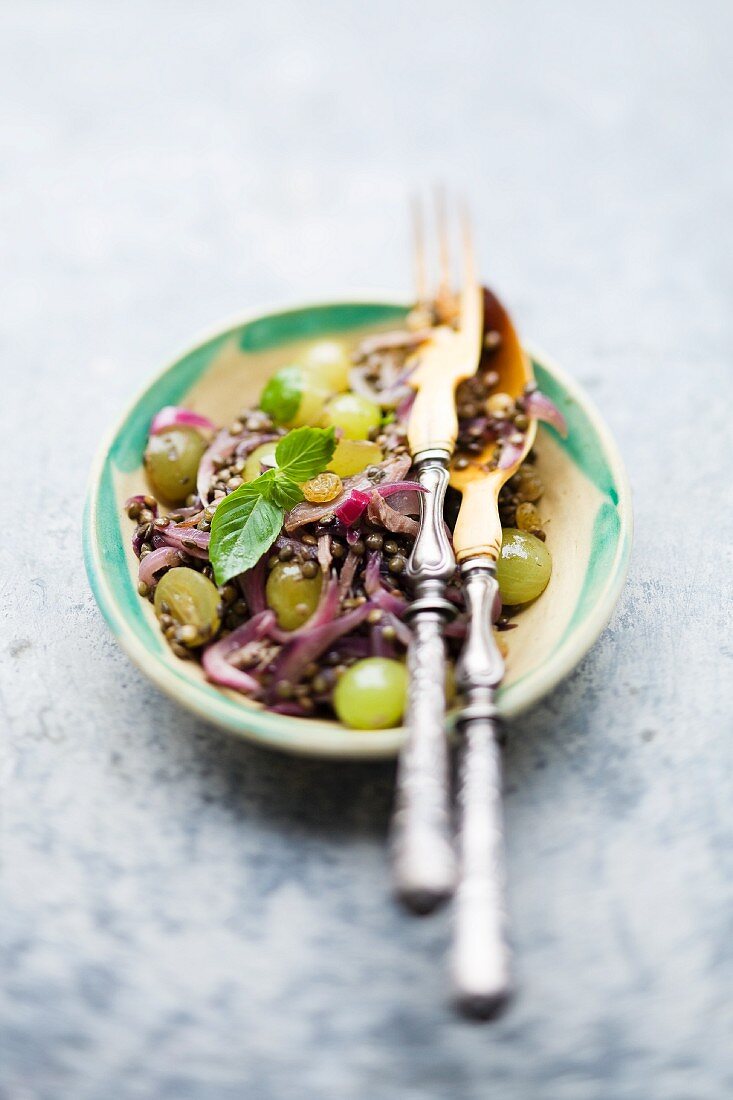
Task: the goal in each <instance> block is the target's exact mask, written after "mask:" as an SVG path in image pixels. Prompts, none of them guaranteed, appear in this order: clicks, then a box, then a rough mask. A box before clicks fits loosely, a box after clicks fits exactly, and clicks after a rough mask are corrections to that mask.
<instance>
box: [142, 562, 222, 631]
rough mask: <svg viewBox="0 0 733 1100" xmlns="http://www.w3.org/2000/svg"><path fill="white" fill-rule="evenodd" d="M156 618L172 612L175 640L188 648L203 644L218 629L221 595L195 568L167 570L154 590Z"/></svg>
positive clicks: (180, 567)
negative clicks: (175, 626)
mask: <svg viewBox="0 0 733 1100" xmlns="http://www.w3.org/2000/svg"><path fill="white" fill-rule="evenodd" d="M154 602H155V611H156V614H157V615H158V617H160V616H161V615H164V614H165V615H171V616H172V617H173V618H174V619H175V621H176V622H177V623H178V625H179V626H180V627H182V628H183V629H182V630H181V631H180V632H179V636H178V640H179V641H181V642H182V643H183V644H184V645H187V646H189V647H192V646H198V645H203V643H204V642H207V641H209V639H210V638H213V637H214V635H215V634H216V632H217V630H218V629H219V624H220V606H221V596H220V595H219V592H218V591H217V588H216V585H214V584H213V583H212V582H211V581H210V580H209V578H208V577H205V576H204V574H203V573H197V572H196V570H195V569H187V568H186V567H185V566H179V567H177V568H175V569H169V570H168V572H167V573H164V574H163V576H162V577H161V579H160V581H159V582H158V585H157V587H156V589H155V601H154Z"/></svg>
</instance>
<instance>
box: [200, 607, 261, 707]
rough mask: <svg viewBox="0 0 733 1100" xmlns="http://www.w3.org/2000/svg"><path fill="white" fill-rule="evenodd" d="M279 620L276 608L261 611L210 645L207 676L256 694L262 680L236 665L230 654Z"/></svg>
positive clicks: (206, 656) (204, 655) (205, 661)
mask: <svg viewBox="0 0 733 1100" xmlns="http://www.w3.org/2000/svg"><path fill="white" fill-rule="evenodd" d="M274 624H275V613H274V611H261V612H260V614H259V615H255V616H254V618H252V619H250V620H249V621H248V622H246V623H243V624H242V626H239V627H237V629H236V630H234V631H232V633H231V634H228V635H227V636H226V638H222V639H221V640H220V641H218V642H213V643H212V644H211V645H209V646H207V647H206V649H205V650H204V651H203V653H202V654H201V664H202V665H203V669H204V673H205V674H206V679H207V680H210V681H211V683H212V684H218V685H219V686H220V687H228V688H232V689H233V690H234V691H241V692H242V693H243V694H244V695H256V694H257V693H258V692H259V691H260V684H259V682H258V681H257V680H256V679H255V677H254V676H250V674H249V673H248V672H244V671H243V670H242V669H239V668H235V667H234V666H233V665H231V664H230V663H229V661H228V660H227V658H228V657H229V656H230V655H231V654H232V653H235V652H236V651H237V650H238V649H241V648H242V647H243V646H245V645H247V644H248V643H249V642H255V641H258V640H259V639H260V638H264V637H265V636H266V635H267V634H269V633H270V631H271V630H272V627H273V626H274Z"/></svg>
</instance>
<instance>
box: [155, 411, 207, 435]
mask: <svg viewBox="0 0 733 1100" xmlns="http://www.w3.org/2000/svg"><path fill="white" fill-rule="evenodd" d="M166 428H201V429H202V430H203V431H205V432H212V433H213V432H215V431H216V425H215V424H214V423H213V421H211V420H209V418H208V416H202V415H201V414H200V413H195V412H192V411H191V409H183V408H181V407H180V405H164V407H163V408H162V409H161V410H160V412H158V413H156V414H155V416H154V417H153V421H152V423H151V425H150V434H151V435H157V433H158V432H164V431H165V430H166Z"/></svg>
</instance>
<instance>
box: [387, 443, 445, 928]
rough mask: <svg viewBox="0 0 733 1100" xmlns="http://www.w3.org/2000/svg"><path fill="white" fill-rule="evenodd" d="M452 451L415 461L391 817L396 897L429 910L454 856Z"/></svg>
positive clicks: (435, 902)
mask: <svg viewBox="0 0 733 1100" xmlns="http://www.w3.org/2000/svg"><path fill="white" fill-rule="evenodd" d="M448 458H449V456H448V453H447V452H446V451H444V450H435V451H428V452H423V453H422V454H421V455H418V456H416V462H417V477H418V480H419V482H420V484H421V485H424V486H425V488H426V490H427V492H426V493H421V494H420V512H421V514H420V532H419V534H418V536H417V539H416V540H415V546H414V548H413V551H412V555H411V557H410V562H409V565H408V576H409V578H410V580H411V582H412V584H413V587H414V590H415V597H416V598H415V600H414V602H413V603H412V604H411V605H410V607H409V609H408V612H407V616H408V617H409V619H410V622H411V626H412V642H411V644H410V647H409V650H408V655H407V667H408V674H409V693H408V705H407V741H406V743H405V747H404V748H403V750H402V753H401V754H400V760H399V766H398V769H397V793H396V806H395V813H394V817H393V820H392V853H393V857H392V858H393V877H394V884H395V891H396V893H397V896H398V897H399V898H400V899H401V900H402V901H404V902H405V904H406V905H408V906H409V907H410V908H411V909H414V910H415V911H416V912H420V913H427V912H430V910H432V909H434V908H435V906H436V905H438V904H439V903H440V902H442V901H444V900H445V899H446V898H447V897H449V896H450V894H451V892H452V889H453V884H454V881H455V856H454V852H453V846H452V844H451V839H450V811H449V776H448V746H447V738H446V734H445V643H444V641H443V627H444V625H445V622H446V621H447V620H448V619H449V618H450V617H451V616H452V615H453V613H454V612H453V607H452V605H451V604H450V603H449V602H448V600H446V599H445V596H444V594H443V593H444V590H445V584H446V582H447V581H448V580H449V579H450V578H451V577H452V575H453V572H454V570H455V559H454V557H453V550H452V548H451V545H450V542H449V540H448V537H447V535H446V533H445V525H444V522H443V501H444V499H445V490H446V488H447V485H448V469H447V466H448Z"/></svg>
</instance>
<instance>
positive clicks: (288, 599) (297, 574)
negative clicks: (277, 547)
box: [265, 561, 323, 630]
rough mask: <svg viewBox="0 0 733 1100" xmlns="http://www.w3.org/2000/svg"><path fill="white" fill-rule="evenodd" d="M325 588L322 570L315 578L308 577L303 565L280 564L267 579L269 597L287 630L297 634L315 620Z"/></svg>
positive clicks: (281, 623)
mask: <svg viewBox="0 0 733 1100" xmlns="http://www.w3.org/2000/svg"><path fill="white" fill-rule="evenodd" d="M308 564H309V563H306V565H308ZM322 585H323V574H322V573H321V571H320V569H319V570H318V572H317V573H316V574H315V576H313V577H307V576H305V575H304V573H303V566H302V565H301V563H300V562H297V561H279V562H278V563H277V565H275V567H274V568H273V569H272V570H271V571H270V575H269V577H268V578H267V584H266V586H265V596H266V598H267V603H268V606H269V607H271V608H272V610H273V611H274V612H275V616H276V617H277V621H278V625H279V626H281V627H282V629H283V630H296V629H297V628H298V627H299V626H302V625H303V623H304V622H305V621H306V619H309V618H310V617H311V615H312V614H313V612H314V611H315V609H316V607H317V606H318V599H319V597H320V595H321V587H322Z"/></svg>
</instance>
